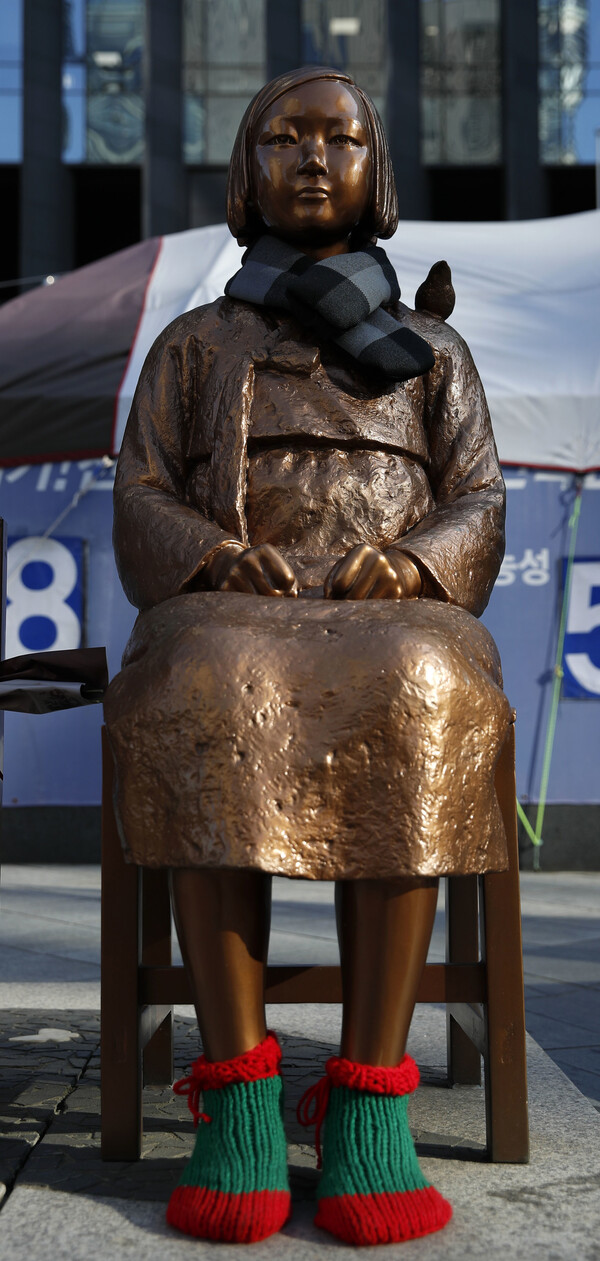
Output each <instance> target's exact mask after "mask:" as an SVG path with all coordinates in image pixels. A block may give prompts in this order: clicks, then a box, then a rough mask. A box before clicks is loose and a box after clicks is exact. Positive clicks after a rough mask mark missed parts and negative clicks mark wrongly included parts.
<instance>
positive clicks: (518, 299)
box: [115, 211, 600, 472]
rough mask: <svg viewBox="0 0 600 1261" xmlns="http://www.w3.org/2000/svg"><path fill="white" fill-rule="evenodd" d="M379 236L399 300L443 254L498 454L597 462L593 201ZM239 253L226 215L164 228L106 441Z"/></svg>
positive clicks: (598, 298) (550, 461)
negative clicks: (169, 230) (187, 317)
mask: <svg viewBox="0 0 600 1261" xmlns="http://www.w3.org/2000/svg"><path fill="white" fill-rule="evenodd" d="M381 244H382V245H384V246H385V248H386V250H387V252H388V254H389V257H390V259H391V261H392V262H393V264H394V266H395V268H396V271H397V273H398V279H399V281H400V285H401V287H402V293H403V297H404V299H405V301H406V302H408V303H409V305H412V303H413V300H414V294H415V292H416V290H417V288H418V287H419V285H420V284H421V282H422V281H423V280H424V279H425V276H426V275H427V272H428V271H429V268H430V266H431V264H432V263H434V262H436V261H437V260H438V259H440V258H445V259H447V261H448V262H449V264H450V266H451V268H452V275H453V281H454V288H455V290H456V298H457V301H456V307H455V310H454V313H453V315H452V317H451V323H452V324H453V325H454V327H455V328H456V329H457V330H458V331H459V332H460V333H461V334H462V335H463V336H464V337H465V338H466V340H467V342H468V343H469V346H470V347H471V350H472V352H473V356H474V359H475V362H476V364H477V366H478V368H479V371H480V373H481V376H482V379H483V382H484V385H485V388H486V392H487V396H488V400H489V403H490V408H491V412H492V418H493V421H494V430H495V433H496V438H497V441H498V448H499V452H500V458H501V459H502V460H503V461H504V462H505V463H507V464H516V465H532V466H536V467H538V468H539V467H547V468H557V469H570V470H573V471H576V472H585V471H589V470H592V469H598V468H600V353H599V352H600V211H590V212H588V213H586V214H580V215H569V216H567V217H564V218H556V219H541V220H539V221H538V220H531V221H526V222H519V223H413V222H402V223H401V224H400V227H399V228H398V231H397V232H396V235H395V236H394V237H393V239H392V240H391V241H388V242H382V243H381ZM240 257H241V250H240V249H239V248H238V246H237V245H236V244H235V242H234V241H233V239H232V237H231V236H230V235H229V232H228V230H227V228H226V227H225V226H224V225H222V226H221V225H219V226H217V227H210V228H197V229H193V230H192V231H189V232H181V233H177V234H176V235H173V236H168V237H164V238H163V240H162V245H161V249H160V252H159V254H158V257H157V261H156V264H155V267H154V270H153V273H152V277H151V279H150V282H149V285H148V288H147V291H146V297H145V303H144V310H143V313H142V317H141V320H140V324H139V328H138V331H137V335H136V338H135V341H134V344H133V347H132V353H131V356H130V360H129V364H128V367H127V371H126V373H125V376H124V379H123V382H122V386H121V390H120V394H119V399H118V405H117V424H116V434H115V447H116V449H118V447H119V445H120V441H121V437H122V433H123V428H124V425H125V421H126V419H127V413H128V411H129V407H130V404H131V398H132V395H133V391H134V389H135V384H136V381H137V378H138V376H139V373H140V369H141V366H142V363H143V361H144V358H145V356H146V354H147V352H148V350H149V348H150V346H151V345H152V342H153V341H154V339H155V337H157V336H158V334H159V333H160V332H161V330H162V329H163V328H164V327H165V325H166V324H168V323H169V321H170V320H172V319H174V317H175V316H176V315H178V314H179V313H180V312H182V311H187V310H191V309H192V308H193V307H195V306H199V305H201V304H202V303H206V302H212V301H213V299H214V298H216V297H218V296H219V295H220V294H221V293H222V292H223V287H224V285H225V282H226V281H227V280H228V279H229V277H230V276H231V275H232V274H233V272H234V271H235V270H236V269H237V267H238V266H239V260H240Z"/></svg>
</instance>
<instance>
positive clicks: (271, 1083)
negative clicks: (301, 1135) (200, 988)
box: [167, 1033, 290, 1243]
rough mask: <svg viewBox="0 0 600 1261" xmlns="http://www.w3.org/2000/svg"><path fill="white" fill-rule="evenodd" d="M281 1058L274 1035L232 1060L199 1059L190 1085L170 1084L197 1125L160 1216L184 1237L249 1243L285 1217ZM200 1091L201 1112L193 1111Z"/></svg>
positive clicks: (287, 1204) (287, 1207) (287, 1196)
mask: <svg viewBox="0 0 600 1261" xmlns="http://www.w3.org/2000/svg"><path fill="white" fill-rule="evenodd" d="M280 1060H281V1051H280V1049H279V1044H278V1042H277V1039H276V1037H275V1036H274V1034H272V1033H269V1034H268V1035H267V1037H266V1038H265V1040H264V1042H261V1043H260V1045H259V1046H257V1047H254V1048H253V1050H251V1051H246V1052H245V1054H244V1055H238V1056H236V1058H235V1059H232V1060H224V1061H222V1062H220V1063H209V1062H207V1060H206V1057H205V1056H204V1055H201V1056H200V1058H199V1059H198V1060H196V1062H195V1063H194V1064H193V1065H192V1072H191V1075H190V1076H189V1077H186V1078H183V1079H182V1081H180V1082H175V1085H174V1087H173V1089H174V1090H175V1092H176V1094H181V1095H182V1094H187V1095H188V1105H189V1108H190V1111H191V1112H192V1114H193V1116H194V1121H195V1123H196V1125H198V1121H200V1122H201V1124H200V1125H199V1126H198V1133H197V1135H196V1145H195V1148H194V1152H193V1155H192V1157H191V1160H189V1161H188V1163H187V1165H186V1167H185V1169H184V1171H183V1173H182V1175H181V1178H180V1180H179V1185H178V1186H177V1187H176V1188H175V1190H174V1192H173V1194H172V1196H171V1199H170V1200H169V1205H168V1208H167V1221H168V1222H169V1224H170V1225H171V1226H176V1227H177V1228H178V1229H179V1230H182V1231H184V1232H185V1234H187V1235H196V1236H197V1237H198V1238H200V1239H219V1240H226V1241H227V1242H228V1243H255V1242H256V1241H257V1240H259V1239H266V1237H267V1236H268V1235H273V1234H274V1233H275V1232H276V1231H278V1230H281V1227H282V1226H283V1225H284V1224H285V1222H286V1221H287V1219H288V1217H289V1215H290V1188H289V1182H288V1173H287V1152H286V1142H285V1133H284V1129H283V1119H282V1103H283V1101H282V1081H281V1077H280V1076H279V1062H280ZM200 1091H202V1096H203V1106H204V1108H205V1111H204V1112H200V1111H199V1107H198V1105H199V1095H200Z"/></svg>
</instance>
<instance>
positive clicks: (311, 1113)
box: [296, 1077, 331, 1169]
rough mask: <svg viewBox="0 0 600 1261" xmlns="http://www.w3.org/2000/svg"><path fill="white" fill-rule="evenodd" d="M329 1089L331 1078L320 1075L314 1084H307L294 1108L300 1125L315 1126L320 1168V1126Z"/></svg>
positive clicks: (325, 1110)
mask: <svg viewBox="0 0 600 1261" xmlns="http://www.w3.org/2000/svg"><path fill="white" fill-rule="evenodd" d="M330 1091H331V1079H330V1078H329V1077H320V1078H319V1080H318V1081H317V1082H315V1084H314V1086H309V1088H308V1090H306V1091H305V1092H304V1094H303V1096H302V1098H301V1100H300V1102H299V1104H298V1107H297V1108H296V1116H297V1118H298V1121H299V1122H300V1125H304V1126H309V1125H314V1126H315V1147H316V1149H317V1169H320V1168H321V1166H322V1164H323V1160H322V1154H321V1126H322V1124H323V1121H324V1120H325V1113H326V1112H327V1104H328V1103H329V1094H330Z"/></svg>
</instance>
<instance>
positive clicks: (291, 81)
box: [227, 66, 398, 245]
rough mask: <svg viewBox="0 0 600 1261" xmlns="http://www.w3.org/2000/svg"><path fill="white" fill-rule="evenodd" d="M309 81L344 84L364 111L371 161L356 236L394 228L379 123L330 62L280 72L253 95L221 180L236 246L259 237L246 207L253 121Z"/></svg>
mask: <svg viewBox="0 0 600 1261" xmlns="http://www.w3.org/2000/svg"><path fill="white" fill-rule="evenodd" d="M315 79H338V80H339V82H340V83H347V84H348V86H349V87H351V88H352V90H353V92H354V93H355V94H356V96H357V97H358V99H359V101H360V103H361V105H362V107H363V109H364V112H365V119H366V124H367V134H368V137H369V147H370V150H371V159H372V164H373V183H372V189H371V198H370V202H369V206H368V208H367V212H366V215H365V219H364V221H363V222H362V223H361V224H360V230H359V233H358V235H359V236H360V237H362V239H363V240H369V239H371V238H373V237H383V238H387V237H390V236H393V234H394V232H395V231H396V228H397V227H398V197H397V193H396V183H395V180H394V171H393V168H392V161H391V158H390V151H389V149H388V144H387V140H386V138H385V132H384V130H383V123H382V121H381V119H380V117H379V114H378V113H377V110H376V109H375V106H374V104H373V102H372V100H371V98H370V97H369V96H367V94H366V92H363V90H362V88H359V87H357V85H356V83H355V82H354V79H352V78H351V76H350V75H349V74H345V73H344V71H342V70H334V69H332V68H331V67H330V66H302V67H301V69H299V70H291V71H289V72H288V73H287V74H280V75H279V76H278V77H277V78H276V79H271V82H270V83H266V84H265V86H264V88H261V89H260V92H257V93H256V96H255V97H254V98H253V100H251V101H250V104H249V106H248V108H247V110H246V112H245V114H244V117H243V118H242V121H241V123H240V125H239V128H238V133H237V136H236V138H235V144H234V146H233V150H232V153H231V161H230V163H229V175H228V178H227V224H228V226H229V230H230V232H231V233H232V234H233V236H235V237H236V238H237V240H238V242H239V244H240V245H248V244H249V243H250V242H251V241H253V240H255V239H256V237H257V236H259V235H260V232H261V230H262V229H261V227H260V222H259V220H258V217H257V215H256V212H255V211H254V210H253V207H252V165H251V159H252V147H253V145H254V142H255V131H256V125H257V123H258V121H259V119H260V118H261V116H262V115H263V114H264V112H265V110H267V109H269V108H270V106H271V105H273V103H274V102H275V101H276V100H277V99H278V98H279V97H280V96H285V94H286V92H289V91H291V90H292V89H293V88H296V87H299V86H300V85H301V84H303V83H311V82H312V81H313V80H315Z"/></svg>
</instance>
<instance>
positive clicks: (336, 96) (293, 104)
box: [252, 79, 371, 247]
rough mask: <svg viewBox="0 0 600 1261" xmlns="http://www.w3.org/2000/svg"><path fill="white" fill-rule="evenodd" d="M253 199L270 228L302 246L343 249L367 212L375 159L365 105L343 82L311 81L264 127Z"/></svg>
mask: <svg viewBox="0 0 600 1261" xmlns="http://www.w3.org/2000/svg"><path fill="white" fill-rule="evenodd" d="M256 137H257V143H256V147H255V151H254V157H253V169H252V179H253V200H254V203H255V206H256V207H257V209H258V211H259V214H260V215H261V218H262V220H263V222H264V224H265V225H266V227H268V228H271V229H272V230H273V231H274V232H276V233H277V235H278V236H281V237H283V238H284V240H289V241H290V242H293V243H294V244H296V245H298V246H300V247H302V245H307V246H311V245H314V246H318V245H321V244H323V245H326V244H330V243H338V242H339V243H342V242H345V241H346V240H347V238H348V235H349V234H350V232H351V231H352V229H353V228H354V227H355V225H356V224H357V223H359V222H360V221H361V219H362V218H363V216H364V213H365V211H366V208H367V205H368V201H369V195H370V190H371V155H370V153H369V148H368V139H367V130H366V125H365V118H364V113H363V109H362V106H361V104H360V102H359V100H358V99H357V98H356V97H355V96H354V95H353V93H352V90H351V89H350V88H348V87H347V86H346V85H345V84H343V83H339V82H337V81H336V80H335V79H329V80H325V79H320V80H319V79H317V80H314V81H313V82H310V83H304V84H302V85H301V86H300V87H298V88H295V89H294V90H293V91H290V92H288V93H287V94H286V95H285V96H282V97H280V99H279V100H277V101H275V103H274V104H273V106H272V107H271V108H270V109H269V110H267V111H265V113H264V114H263V115H262V117H261V118H260V119H259V121H258V126H257V129H256Z"/></svg>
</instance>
